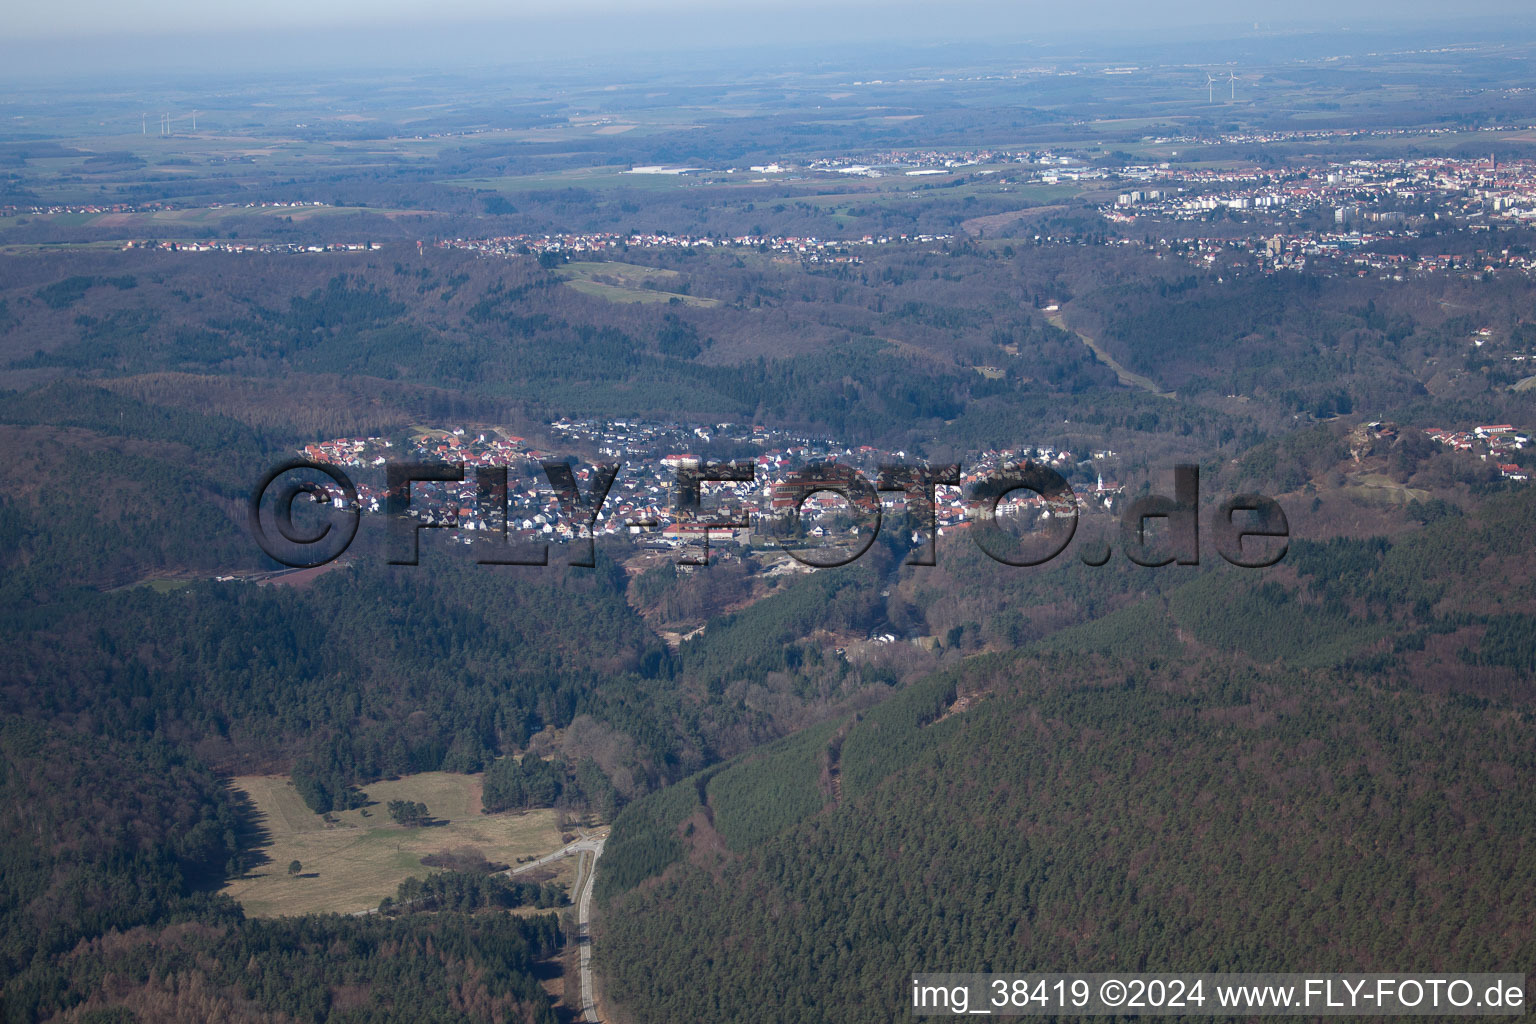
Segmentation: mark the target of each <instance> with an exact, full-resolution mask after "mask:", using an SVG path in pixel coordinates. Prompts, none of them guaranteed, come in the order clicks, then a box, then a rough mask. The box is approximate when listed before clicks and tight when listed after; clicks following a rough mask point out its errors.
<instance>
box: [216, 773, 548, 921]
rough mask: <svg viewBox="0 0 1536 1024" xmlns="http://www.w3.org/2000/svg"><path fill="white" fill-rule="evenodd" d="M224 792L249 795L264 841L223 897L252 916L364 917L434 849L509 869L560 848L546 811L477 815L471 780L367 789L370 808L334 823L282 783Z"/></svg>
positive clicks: (429, 779) (256, 780)
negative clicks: (422, 816) (418, 813)
mask: <svg viewBox="0 0 1536 1024" xmlns="http://www.w3.org/2000/svg"><path fill="white" fill-rule="evenodd" d="M232 784H233V785H234V787H235V788H236V789H238V790H240V791H241V792H243V793H245V794H246V795H247V796H248V797H250V799H251V801H252V803H254V804H255V806H256V810H257V820H258V822H259V824H260V825H261V827H262V828H263V829H265V830H266V833H267V837H266V845H264V846H262V847H260V852H261V853H262V854H263V855H264V856H265V857H266V858H267V860H266V862H265V863H263V864H260V865H258V866H257V867H256V868H254V869H253V870H251V871H250V872H249V873H248V874H246V875H245V876H243V877H240V878H235V879H232V880H231V881H230V882H229V883H228V884H226V885H225V887H224V890H223V891H224V892H225V893H226V894H228V895H229V896H230V897H232V898H233V899H235V900H237V901H239V903H240V904H241V906H243V907H244V908H245V912H246V913H247V914H249V915H251V916H253V917H279V916H284V915H292V914H307V913H323V912H327V911H333V912H336V913H343V914H347V913H355V912H357V911H360V910H369V909H371V908H373V907H376V906H378V905H379V901H380V900H381V899H383V898H384V897H385V896H392V895H394V892H395V887H396V886H398V885H399V884H400V883H401V882H402V881H404V880H405V879H407V878H410V877H412V876H417V877H420V876H423V875H426V874H428V873H429V871H430V870H431V869H429V868H424V867H422V866H421V858H422V857H423V856H424V855H426V854H429V853H435V852H437V851H439V850H443V849H448V848H452V847H458V846H473V847H476V848H477V849H479V850H480V851H481V852H483V853H484V854H485V856H486V858H487V859H489V860H493V861H502V862H505V863H507V864H516V863H517V859H518V858H519V857H526V856H529V855H532V854H545V853H549V852H550V851H551V850H555V849H557V848H558V847H559V846H560V845H561V843H560V832H559V829H558V828H556V821H555V812H554V811H552V810H538V811H529V812H527V813H525V814H514V813H508V814H493V815H483V814H481V813H480V776H478V775H454V774H450V773H448V772H426V773H423V774H421V775H412V776H409V777H406V778H403V779H398V780H396V781H393V782H377V783H374V784H373V785H370V786H368V787H367V789H366V792H367V794H368V797H369V799H370V801H372V803H371V804H370V806H368V807H362V808H357V809H355V810H351V811H341V812H338V813H336V814H335V815H333V817H334V818H335V819H336V824H334V825H331V824H327V823H326V822H325V821H324V820H323V819H322V818H321V816H320V815H318V814H315V813H314V812H313V811H311V810H310V809H309V808H308V807H307V806H305V804H304V801H303V800H302V799H301V798H300V797H299V794H298V792H297V790H295V789H294V788H293V786H292V785H291V784H290V783H289V781H288V779H287V778H286V777H285V776H280V775H278V776H273V775H254V776H240V777H237V778H235V779H233V780H232ZM390 800H415V801H419V802H421V803H425V804H426V805H427V809H428V810H429V811H430V812H431V814H432V817H433V820H434V821H436V822H439V824H434V825H430V826H427V827H424V828H406V827H404V826H402V825H397V824H395V823H394V822H392V821H391V820H390V819H389V815H388V813H387V812H386V811H385V809H384V808H385V805H386V804H387V803H388V802H389V801H390ZM294 860H297V861H299V862H300V863H301V864H302V865H303V872H302V873H301V874H300V875H299V877H297V878H291V877H289V875H288V863H289V862H290V861H294Z"/></svg>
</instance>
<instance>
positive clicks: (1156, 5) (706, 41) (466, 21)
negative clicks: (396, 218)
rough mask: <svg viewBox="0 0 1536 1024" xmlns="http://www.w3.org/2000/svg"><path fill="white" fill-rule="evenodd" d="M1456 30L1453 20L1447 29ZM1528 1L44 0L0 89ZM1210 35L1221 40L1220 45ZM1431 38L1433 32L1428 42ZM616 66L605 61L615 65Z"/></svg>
mask: <svg viewBox="0 0 1536 1024" xmlns="http://www.w3.org/2000/svg"><path fill="white" fill-rule="evenodd" d="M1453 19H1454V20H1453ZM1506 22H1509V23H1514V22H1518V23H1520V24H1521V25H1523V26H1525V28H1526V29H1527V31H1528V32H1536V4H1533V3H1532V2H1531V0H1469V2H1463V3H1457V4H1454V5H1448V4H1446V3H1445V2H1444V0H1143V2H1132V0H1050V2H1041V0H926V2H917V0H777V2H768V0H714V2H705V0H552V2H551V0H544V2H539V3H533V2H530V0H500V2H496V0H431V2H426V3H424V2H422V0H264V2H262V3H228V2H225V3H218V2H214V3H209V2H207V0H143V2H139V3H128V4H124V3H122V2H120V0H47V2H33V3H20V4H15V5H12V8H11V9H10V10H8V11H7V13H6V16H5V18H4V23H5V27H4V29H3V30H0V80H9V81H12V82H16V81H21V82H26V81H30V80H34V79H36V80H43V79H52V78H54V77H56V76H70V77H73V76H75V75H79V74H88V75H91V76H93V77H99V76H102V75H109V74H113V73H116V72H119V71H123V72H135V71H151V72H155V73H171V74H174V73H189V74H190V73H204V72H206V71H210V70H211V71H220V70H235V69H241V70H250V69H265V70H268V71H286V70H289V69H297V70H300V71H303V70H307V69H311V68H315V69H328V70H334V69H339V68H343V67H348V68H358V67H367V68H379V67H394V68H404V67H407V66H414V67H436V68H450V69H451V68H456V67H473V66H484V65H487V64H497V65H501V64H507V63H520V62H536V61H537V60H539V59H541V58H542V59H546V60H547V59H555V60H561V61H567V60H570V61H574V62H575V63H581V62H582V61H583V60H584V59H585V60H587V61H591V60H598V61H603V60H613V59H617V58H619V57H623V56H634V57H639V58H642V59H645V60H650V61H655V60H662V59H665V55H667V54H669V53H672V52H689V51H691V52H695V53H697V52H698V51H699V50H701V49H702V50H717V49H718V50H727V49H728V50H732V51H737V50H740V49H741V48H743V47H753V46H756V47H765V46H767V47H778V48H782V47H784V46H793V45H803V44H810V45H812V46H815V47H817V48H818V52H820V53H821V54H823V55H825V54H828V53H831V54H833V55H837V54H841V55H844V56H847V57H849V58H851V59H855V60H857V59H859V58H860V56H861V55H862V52H863V51H864V50H866V49H867V48H869V47H871V46H875V45H885V44H896V45H912V44H916V45H925V44H932V43H961V44H964V43H971V44H985V45H991V46H1014V45H1019V44H1026V43H1033V44H1036V45H1046V46H1051V45H1055V44H1057V43H1058V42H1059V43H1064V44H1066V45H1068V46H1070V47H1071V48H1072V49H1073V50H1074V51H1076V52H1079V53H1086V52H1088V51H1090V50H1093V49H1095V48H1102V49H1104V50H1105V51H1106V52H1109V51H1116V50H1123V49H1124V48H1125V47H1127V46H1137V45H1140V44H1142V43H1145V42H1156V43H1161V42H1176V41H1181V40H1182V41H1186V42H1187V41H1190V40H1200V39H1210V38H1222V39H1231V38H1233V37H1234V34H1235V33H1241V32H1251V31H1252V30H1253V29H1254V28H1255V26H1261V27H1262V30H1263V32H1264V33H1265V34H1268V33H1278V34H1282V35H1283V34H1286V33H1292V32H1298V31H1309V30H1317V29H1325V30H1333V29H1338V30H1341V31H1342V30H1344V29H1351V30H1367V31H1380V30H1392V29H1395V28H1403V29H1409V28H1421V27H1423V26H1424V25H1425V24H1426V23H1437V24H1444V25H1445V26H1446V32H1447V34H1452V33H1459V32H1463V31H1475V32H1480V33H1482V34H1484V35H1488V34H1490V33H1493V34H1498V33H1501V32H1505V31H1507V30H1508V26H1507V25H1506V24H1505V23H1506ZM1218 34H1219V35H1218ZM1431 38H1433V37H1431ZM610 55H611V56H610Z"/></svg>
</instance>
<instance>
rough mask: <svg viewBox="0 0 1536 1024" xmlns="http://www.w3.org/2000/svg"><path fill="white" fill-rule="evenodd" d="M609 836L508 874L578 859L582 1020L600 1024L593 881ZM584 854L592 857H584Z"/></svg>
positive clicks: (575, 893)
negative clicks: (594, 967) (594, 980)
mask: <svg viewBox="0 0 1536 1024" xmlns="http://www.w3.org/2000/svg"><path fill="white" fill-rule="evenodd" d="M607 841H608V836H607V833H603V834H601V835H589V836H582V837H581V838H580V839H578V840H576V841H575V842H572V843H567V844H566V845H564V846H562V847H560V849H558V850H556V851H555V852H554V853H550V854H545V855H544V856H543V857H540V858H539V859H538V860H531V861H529V862H528V863H526V864H519V865H518V866H517V867H515V868H509V869H508V870H507V871H506V872H505V874H508V875H520V874H522V873H523V872H524V871H532V870H533V869H534V868H536V867H540V866H542V865H545V864H549V863H552V862H554V861H557V860H559V859H560V858H561V857H577V858H578V860H577V861H576V887H575V889H574V891H572V893H571V902H572V903H574V904H575V905H576V949H577V953H576V956H577V964H578V969H579V972H580V978H581V1019H582V1020H584V1021H591V1022H592V1024H597V998H596V996H595V995H594V994H593V990H592V880H593V879H594V878H596V877H597V858H599V857H601V856H602V855H603V844H604V843H606V842H607ZM583 854H591V857H584V856H582V855H583Z"/></svg>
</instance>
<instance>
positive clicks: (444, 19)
mask: <svg viewBox="0 0 1536 1024" xmlns="http://www.w3.org/2000/svg"><path fill="white" fill-rule="evenodd" d="M1530 6H1531V5H1530V3H1529V0H1476V2H1470V3H1458V4H1455V5H1454V6H1448V5H1446V4H1445V3H1444V2H1443V0H1433V2H1432V0H1284V2H1277V0H1150V2H1131V0H1075V2H1071V3H1063V2H1061V0H1050V2H1039V0H1015V2H1011V3H1002V2H997V0H991V2H980V0H929V2H927V3H922V4H917V3H902V2H893V0H816V2H812V0H778V2H764V0H734V2H731V0H714V2H705V0H556V2H553V3H551V2H549V0H544V2H538V3H534V2H530V0H501V2H496V0H434V2H431V3H422V2H421V0H264V2H262V3H254V4H253V3H239V4H235V3H208V2H207V0H147V2H141V3H129V4H124V3H121V2H120V0H50V2H46V3H22V4H17V5H15V6H14V7H12V8H11V9H10V10H9V11H8V13H7V14H6V17H5V34H6V35H7V36H10V37H11V39H12V40H16V41H20V40H27V39H32V40H36V39H45V38H55V39H57V38H61V37H66V38H67V37H84V36H101V35H120V34H133V35H138V34H151V35H163V34H205V33H216V32H227V31H248V30H280V31H305V30H329V29H335V28H345V27H348V26H353V27H365V26H375V27H378V26H383V25H391V24H393V25H408V24H412V23H423V24H435V25H440V26H442V25H446V24H449V23H454V22H458V23H479V24H485V23H499V24H501V25H504V26H506V27H509V28H512V27H516V26H518V25H525V26H528V27H535V26H548V25H551V24H565V25H571V26H576V25H580V24H583V23H585V24H587V25H590V26H591V27H593V28H594V29H597V30H601V27H602V23H603V22H604V21H605V20H608V21H612V20H619V21H623V22H635V21H637V20H651V21H654V22H658V23H670V24H672V25H675V26H677V27H680V28H681V27H686V26H688V25H692V26H694V27H695V28H701V29H703V28H709V27H716V28H718V29H719V30H721V31H731V30H732V28H733V27H735V26H751V25H770V26H772V25H777V26H779V27H784V28H787V27H790V26H789V25H787V24H786V22H793V27H795V28H796V29H798V30H799V31H802V32H814V30H815V26H816V18H817V17H826V18H828V19H830V20H832V21H834V22H840V23H844V24H847V23H848V22H849V20H850V19H851V20H852V23H855V24H857V23H859V22H862V23H863V24H865V26H866V27H867V28H869V29H871V30H873V31H880V32H889V31H891V30H892V29H899V28H900V27H901V24H900V23H899V22H907V23H909V24H910V25H911V27H912V28H913V29H914V30H921V31H931V30H932V29H933V28H935V27H937V26H940V25H943V26H948V30H949V31H950V32H952V33H954V34H956V35H970V34H975V35H978V36H982V35H986V34H988V33H989V32H992V31H995V30H996V29H997V28H998V27H1003V28H1005V29H1006V30H1008V31H1018V30H1020V29H1028V28H1029V27H1031V26H1035V25H1038V26H1039V27H1040V28H1041V29H1042V30H1052V31H1059V30H1072V29H1079V30H1081V29H1090V30H1092V29H1100V28H1103V29H1115V28H1136V27H1142V26H1179V25H1191V26H1193V25H1211V24H1234V23H1240V22H1252V21H1261V22H1271V23H1273V22H1280V23H1282V24H1291V25H1297V26H1300V25H1302V24H1303V23H1309V24H1312V25H1315V24H1318V23H1343V22H1349V21H1351V20H1355V21H1361V22H1366V21H1369V22H1372V23H1375V24H1377V25H1378V26H1379V25H1381V24H1382V23H1384V22H1389V21H1392V20H1397V19H1421V18H1425V17H1437V16H1438V17H1458V18H1459V17H1468V16H1471V17H1476V16H1479V15H1483V16H1496V15H1504V14H1516V13H1521V12H1526V11H1529V9H1530ZM808 18H809V20H807V19H808ZM898 19H899V21H898V23H896V24H892V21H896V20H898ZM881 22H883V24H880V23H881ZM999 23H1000V24H999ZM1276 27H1277V28H1278V27H1279V26H1278V25H1277V26H1276Z"/></svg>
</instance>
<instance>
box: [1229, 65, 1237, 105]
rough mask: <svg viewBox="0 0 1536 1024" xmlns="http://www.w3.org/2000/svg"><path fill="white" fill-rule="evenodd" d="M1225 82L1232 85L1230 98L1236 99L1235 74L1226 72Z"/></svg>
mask: <svg viewBox="0 0 1536 1024" xmlns="http://www.w3.org/2000/svg"><path fill="white" fill-rule="evenodd" d="M1227 81H1228V82H1231V83H1232V98H1233V99H1234V100H1235V99H1237V72H1236V71H1229V72H1227Z"/></svg>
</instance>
